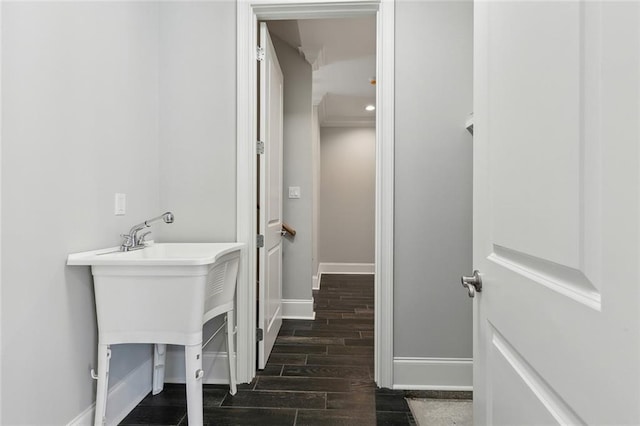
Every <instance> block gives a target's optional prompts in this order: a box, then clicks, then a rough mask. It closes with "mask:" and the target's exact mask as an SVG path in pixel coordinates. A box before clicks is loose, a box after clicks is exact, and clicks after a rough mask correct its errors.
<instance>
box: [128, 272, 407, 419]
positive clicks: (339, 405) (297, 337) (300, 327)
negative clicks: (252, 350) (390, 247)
mask: <svg viewBox="0 0 640 426" xmlns="http://www.w3.org/2000/svg"><path fill="white" fill-rule="evenodd" d="M373 298H374V287H373V276H372V275H324V276H323V277H322V285H321V290H319V291H314V299H315V310H316V319H315V320H314V321H304V320H285V321H284V323H283V325H282V329H281V330H280V334H279V336H278V340H277V341H276V345H275V347H274V349H273V352H272V354H271V357H270V358H269V362H268V364H267V366H266V368H265V369H264V370H263V371H260V372H258V376H257V377H256V378H255V379H254V380H253V382H252V383H250V384H245V385H240V386H238V393H237V394H236V395H235V396H233V397H232V396H231V395H229V394H228V392H227V390H228V387H227V386H226V385H205V386H204V407H205V408H204V421H205V424H208V425H258V424H259V425H277V426H285V425H295V426H302V425H325V426H330V425H354V426H356V425H394V426H395V425H398V426H400V425H415V422H414V421H413V417H412V415H411V413H410V411H409V408H408V405H407V403H406V401H405V399H404V392H403V391H391V390H380V389H376V386H375V383H374V382H373V365H374V359H373V331H374V325H373V321H374V319H373V302H374V299H373ZM120 424H121V425H143V424H144V425H148V424H154V425H185V424H187V420H186V399H185V388H184V385H172V384H168V385H165V390H164V391H163V392H162V393H161V394H159V395H156V396H152V395H151V394H150V395H148V396H147V397H146V398H145V399H144V400H143V401H142V402H141V403H140V404H139V405H138V406H137V407H136V408H135V409H134V410H133V411H132V412H131V413H130V414H129V415H128V416H127V418H125V419H124V421H123V422H122V423H120Z"/></svg>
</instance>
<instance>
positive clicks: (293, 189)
mask: <svg viewBox="0 0 640 426" xmlns="http://www.w3.org/2000/svg"><path fill="white" fill-rule="evenodd" d="M289 198H300V187H299V186H290V187H289Z"/></svg>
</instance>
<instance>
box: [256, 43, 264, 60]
mask: <svg viewBox="0 0 640 426" xmlns="http://www.w3.org/2000/svg"><path fill="white" fill-rule="evenodd" d="M256 59H257V60H258V61H260V62H262V61H264V49H263V48H262V47H260V46H258V47H257V48H256Z"/></svg>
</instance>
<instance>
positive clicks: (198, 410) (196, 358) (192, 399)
mask: <svg viewBox="0 0 640 426" xmlns="http://www.w3.org/2000/svg"><path fill="white" fill-rule="evenodd" d="M184 355H185V367H186V369H185V370H186V376H187V377H186V382H187V419H188V420H189V424H190V425H195V426H201V425H202V423H203V416H202V377H203V376H204V371H203V370H202V342H200V343H198V344H196V345H188V346H185V347H184Z"/></svg>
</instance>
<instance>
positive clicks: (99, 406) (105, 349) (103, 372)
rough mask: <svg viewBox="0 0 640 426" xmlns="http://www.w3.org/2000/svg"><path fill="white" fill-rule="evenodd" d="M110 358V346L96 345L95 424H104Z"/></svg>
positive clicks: (96, 425) (100, 425)
mask: <svg viewBox="0 0 640 426" xmlns="http://www.w3.org/2000/svg"><path fill="white" fill-rule="evenodd" d="M110 360H111V347H110V346H109V345H102V344H99V345H98V376H97V380H98V386H97V391H96V417H95V420H94V425H95V426H102V425H104V424H106V415H107V390H108V388H109V361H110Z"/></svg>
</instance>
